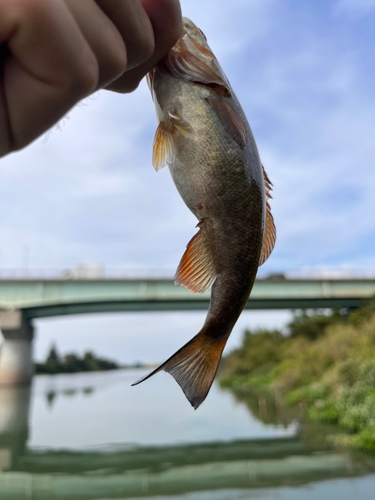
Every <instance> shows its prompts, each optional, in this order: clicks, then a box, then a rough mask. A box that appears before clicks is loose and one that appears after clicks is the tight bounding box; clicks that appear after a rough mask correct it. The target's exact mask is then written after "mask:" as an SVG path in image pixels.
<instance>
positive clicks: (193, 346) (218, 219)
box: [133, 18, 276, 408]
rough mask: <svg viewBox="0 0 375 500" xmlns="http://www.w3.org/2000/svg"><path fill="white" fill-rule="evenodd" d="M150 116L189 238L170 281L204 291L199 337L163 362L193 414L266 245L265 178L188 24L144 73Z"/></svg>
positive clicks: (232, 100) (271, 233) (241, 119)
mask: <svg viewBox="0 0 375 500" xmlns="http://www.w3.org/2000/svg"><path fill="white" fill-rule="evenodd" d="M147 79H148V84H149V87H150V90H151V93H152V97H153V100H154V103H155V108H156V114H157V118H158V120H159V126H158V128H157V131H156V134H155V139H154V146H153V165H154V167H155V169H156V170H159V169H160V168H162V167H163V166H165V165H168V167H169V170H170V172H171V175H172V178H173V181H174V183H175V185H176V187H177V189H178V191H179V193H180V195H181V197H182V199H183V200H184V202H185V203H186V205H187V206H188V208H189V209H190V210H191V211H192V212H193V214H194V215H195V216H196V217H197V219H198V221H199V222H198V225H197V227H198V228H199V231H198V233H197V234H196V235H195V236H194V237H193V238H192V240H191V241H190V242H189V244H188V245H187V248H186V251H185V253H184V255H183V257H182V259H181V262H180V264H179V266H178V269H177V272H176V276H175V283H176V285H182V286H184V287H186V288H187V289H188V290H190V291H192V292H194V293H203V292H205V291H206V290H207V289H208V288H209V287H210V286H211V285H213V286H212V293H211V302H210V307H209V311H208V314H207V318H206V321H205V323H204V325H203V327H202V329H201V331H200V332H199V333H198V334H197V335H196V336H195V337H194V338H193V339H192V340H191V341H190V342H188V343H187V344H186V345H184V346H183V347H182V348H181V349H179V350H178V351H177V352H176V353H175V354H174V355H173V356H172V357H170V358H169V359H168V360H167V361H166V362H165V363H163V364H162V365H161V366H159V367H158V368H157V369H156V370H154V371H153V372H151V373H150V374H149V375H147V376H145V377H143V378H142V379H140V380H138V381H137V382H135V384H133V385H136V384H139V383H140V382H143V381H144V380H146V379H148V378H149V377H151V376H152V375H154V374H155V373H157V372H159V371H160V370H164V371H166V372H168V373H170V374H171V375H172V376H173V377H174V378H175V379H176V381H177V382H178V384H179V385H180V386H181V388H182V390H183V391H184V393H185V395H186V397H187V399H188V400H189V401H190V403H191V404H192V406H193V407H194V408H198V406H199V405H200V404H201V403H202V402H203V401H204V399H205V398H206V396H207V394H208V391H209V390H210V387H211V385H212V382H213V380H214V377H215V374H216V371H217V368H218V366H219V361H220V358H221V354H222V352H223V349H224V346H225V344H226V342H227V340H228V337H229V335H230V333H231V331H232V329H233V327H234V325H235V323H236V321H237V319H238V317H239V316H240V314H241V312H242V310H243V308H244V307H245V304H246V302H247V300H248V298H249V295H250V292H251V289H252V287H253V284H254V280H255V277H256V274H257V270H258V266H260V265H261V264H263V263H264V262H265V261H266V259H267V258H268V256H269V255H270V253H271V252H272V249H273V247H274V244H275V239H276V229H275V225H274V221H273V217H272V214H271V211H270V206H269V204H268V198H271V195H270V191H271V186H272V184H271V182H270V180H269V179H268V177H267V174H266V172H265V171H264V168H263V166H262V163H261V160H260V158H259V153H258V149H257V146H256V143H255V140H254V137H253V134H252V132H251V129H250V126H249V124H248V122H247V120H246V117H245V114H244V112H243V110H242V108H241V106H240V104H239V102H238V100H237V98H236V96H235V94H234V92H233V90H232V87H231V86H230V84H229V82H228V80H227V78H226V76H225V74H224V73H223V71H222V69H221V67H220V65H219V63H218V61H217V60H216V58H215V56H214V54H213V53H212V51H211V49H210V47H209V46H208V44H207V40H206V37H205V35H204V34H203V33H202V31H200V29H199V28H197V27H196V26H195V24H194V23H193V22H192V21H190V20H189V19H187V18H184V19H183V31H182V34H181V36H180V38H179V40H178V42H177V43H176V45H175V46H174V47H173V48H172V49H171V50H170V51H169V53H168V54H167V55H166V56H165V57H164V59H163V60H162V61H161V62H160V63H159V64H157V66H155V68H153V70H152V71H151V72H150V73H149V74H148V76H147Z"/></svg>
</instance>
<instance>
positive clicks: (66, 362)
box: [35, 345, 147, 375]
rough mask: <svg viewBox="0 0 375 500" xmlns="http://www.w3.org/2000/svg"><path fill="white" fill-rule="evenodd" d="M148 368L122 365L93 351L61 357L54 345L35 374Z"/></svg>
mask: <svg viewBox="0 0 375 500" xmlns="http://www.w3.org/2000/svg"><path fill="white" fill-rule="evenodd" d="M146 367H147V366H146V365H144V364H143V363H133V364H129V365H120V364H119V363H117V362H116V361H112V360H109V359H105V358H101V357H98V356H96V354H95V353H93V352H92V351H86V352H85V353H84V354H83V356H79V355H78V354H75V353H69V354H65V355H64V356H60V355H59V353H58V352H57V349H56V346H55V345H53V346H52V347H51V350H50V352H49V354H48V356H47V358H46V360H45V361H44V362H42V363H35V374H36V375H42V374H46V375H54V374H59V373H82V372H97V371H108V370H120V369H122V370H124V369H134V368H146Z"/></svg>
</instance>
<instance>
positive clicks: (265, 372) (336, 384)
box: [220, 300, 375, 450]
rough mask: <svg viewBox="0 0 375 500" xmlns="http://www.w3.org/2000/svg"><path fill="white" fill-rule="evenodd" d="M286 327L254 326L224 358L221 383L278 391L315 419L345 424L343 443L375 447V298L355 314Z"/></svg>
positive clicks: (309, 318)
mask: <svg viewBox="0 0 375 500" xmlns="http://www.w3.org/2000/svg"><path fill="white" fill-rule="evenodd" d="M287 333H288V335H287V336H285V335H283V334H282V333H281V332H279V331H265V330H263V331H254V332H250V331H246V332H245V333H244V337H243V342H242V345H241V347H240V348H239V349H237V350H235V351H234V352H232V353H230V354H229V355H228V356H226V357H225V358H224V360H223V364H222V370H221V382H220V383H221V386H222V387H225V388H229V389H231V390H233V391H234V392H237V393H241V392H244V393H246V392H249V391H251V392H252V393H254V394H258V395H262V394H263V395H267V394H273V395H274V394H277V395H278V397H279V398H280V399H281V400H282V401H283V403H284V404H286V405H288V406H290V407H299V408H302V409H304V413H305V415H307V416H308V418H309V419H310V420H312V421H318V422H327V423H330V424H335V425H337V426H340V427H341V429H342V433H341V434H336V435H335V436H334V437H333V438H332V439H334V440H335V441H336V442H337V443H338V444H344V445H350V446H355V447H361V448H366V449H372V450H374V449H375V300H372V301H371V302H369V303H368V304H367V305H365V306H364V307H362V308H361V309H358V310H356V311H353V312H351V313H350V312H347V311H343V312H341V313H340V312H334V313H333V314H330V315H326V314H323V313H320V314H313V315H308V314H306V313H303V314H300V315H297V316H295V317H294V319H293V320H292V322H291V323H290V324H289V325H288V332H287Z"/></svg>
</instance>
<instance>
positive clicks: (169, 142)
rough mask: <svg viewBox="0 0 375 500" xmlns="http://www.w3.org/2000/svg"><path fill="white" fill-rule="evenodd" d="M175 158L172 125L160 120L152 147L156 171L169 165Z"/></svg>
mask: <svg viewBox="0 0 375 500" xmlns="http://www.w3.org/2000/svg"><path fill="white" fill-rule="evenodd" d="M173 158H174V144H173V136H172V131H171V130H170V127H168V125H167V124H166V123H165V122H160V123H159V125H158V128H157V129H156V132H155V138H154V145H153V149H152V164H153V166H154V169H155V170H156V171H158V170H160V169H161V168H163V167H165V165H168V163H170V162H171V161H173Z"/></svg>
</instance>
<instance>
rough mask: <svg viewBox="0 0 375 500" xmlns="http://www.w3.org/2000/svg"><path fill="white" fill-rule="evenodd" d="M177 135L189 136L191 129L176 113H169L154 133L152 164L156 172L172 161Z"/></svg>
mask: <svg viewBox="0 0 375 500" xmlns="http://www.w3.org/2000/svg"><path fill="white" fill-rule="evenodd" d="M177 133H179V134H183V135H189V134H191V133H192V129H191V127H190V125H189V124H188V123H186V122H185V121H184V120H183V119H182V118H181V117H180V116H179V115H178V114H177V113H175V112H172V111H170V112H169V113H168V116H167V118H166V119H165V121H161V122H160V123H159V125H158V128H157V129H156V132H155V138H154V145H153V150H152V164H153V166H154V168H155V170H156V171H158V170H160V169H161V168H163V167H165V165H168V164H169V163H171V162H172V161H173V159H174V151H175V146H174V137H175V135H176V134H177Z"/></svg>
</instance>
